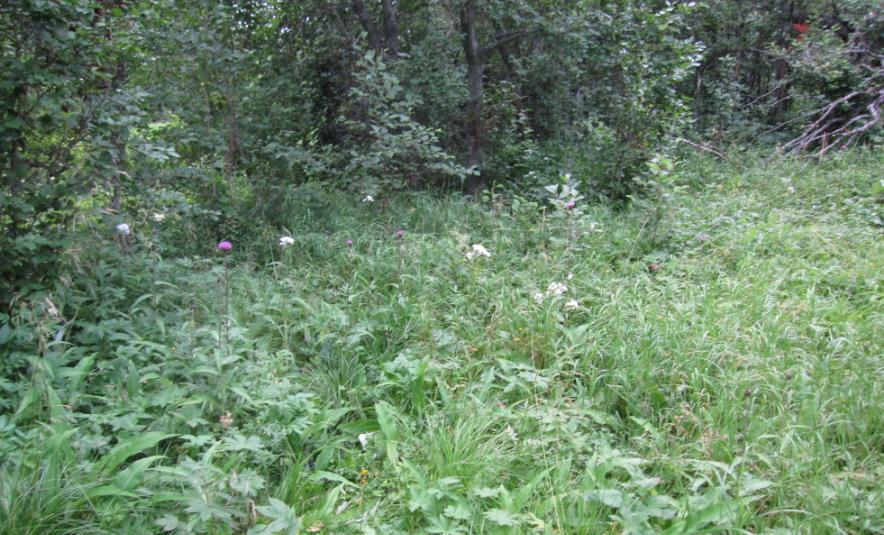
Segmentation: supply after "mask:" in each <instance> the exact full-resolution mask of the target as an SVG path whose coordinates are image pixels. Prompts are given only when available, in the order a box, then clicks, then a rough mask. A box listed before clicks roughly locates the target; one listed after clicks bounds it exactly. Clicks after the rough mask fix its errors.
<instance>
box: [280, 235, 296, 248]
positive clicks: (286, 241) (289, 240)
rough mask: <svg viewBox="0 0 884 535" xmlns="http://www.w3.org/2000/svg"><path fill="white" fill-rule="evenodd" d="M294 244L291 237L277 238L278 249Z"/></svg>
mask: <svg viewBox="0 0 884 535" xmlns="http://www.w3.org/2000/svg"><path fill="white" fill-rule="evenodd" d="M294 243H295V239H294V238H292V237H291V236H283V237H281V238H279V246H280V247H288V246H289V245H293V244H294Z"/></svg>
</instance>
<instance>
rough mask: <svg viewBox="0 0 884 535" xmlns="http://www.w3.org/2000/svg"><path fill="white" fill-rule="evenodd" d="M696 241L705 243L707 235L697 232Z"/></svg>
mask: <svg viewBox="0 0 884 535" xmlns="http://www.w3.org/2000/svg"><path fill="white" fill-rule="evenodd" d="M697 241H698V242H700V243H706V242H707V241H709V236H707V235H706V234H704V233H702V232H701V233H699V234H697Z"/></svg>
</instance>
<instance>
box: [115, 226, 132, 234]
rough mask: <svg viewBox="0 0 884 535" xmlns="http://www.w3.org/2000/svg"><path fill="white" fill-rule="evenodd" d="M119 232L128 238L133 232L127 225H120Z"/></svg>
mask: <svg viewBox="0 0 884 535" xmlns="http://www.w3.org/2000/svg"><path fill="white" fill-rule="evenodd" d="M117 232H118V233H120V234H121V235H123V236H128V235H129V234H130V233H131V232H132V229H130V228H129V225H127V224H126V223H120V224H119V225H117Z"/></svg>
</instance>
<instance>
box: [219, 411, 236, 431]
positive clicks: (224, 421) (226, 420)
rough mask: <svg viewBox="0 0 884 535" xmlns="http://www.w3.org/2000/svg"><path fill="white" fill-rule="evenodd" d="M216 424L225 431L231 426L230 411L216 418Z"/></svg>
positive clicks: (231, 415)
mask: <svg viewBox="0 0 884 535" xmlns="http://www.w3.org/2000/svg"><path fill="white" fill-rule="evenodd" d="M218 423H219V424H221V427H223V428H224V429H227V428H228V427H230V426H231V425H233V414H231V413H230V411H227V412H225V413H224V414H222V415H221V417H220V418H218Z"/></svg>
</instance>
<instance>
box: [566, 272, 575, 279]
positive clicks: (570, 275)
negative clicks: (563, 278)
mask: <svg viewBox="0 0 884 535" xmlns="http://www.w3.org/2000/svg"><path fill="white" fill-rule="evenodd" d="M573 278H574V274H573V273H570V272H569V273H568V277H567V279H568V280H571V279H573Z"/></svg>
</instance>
